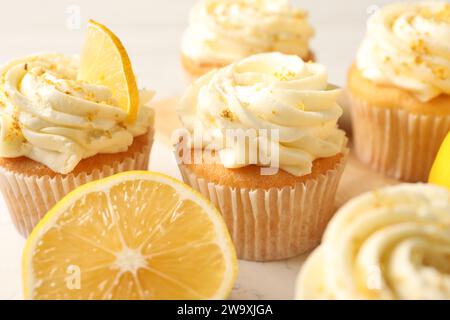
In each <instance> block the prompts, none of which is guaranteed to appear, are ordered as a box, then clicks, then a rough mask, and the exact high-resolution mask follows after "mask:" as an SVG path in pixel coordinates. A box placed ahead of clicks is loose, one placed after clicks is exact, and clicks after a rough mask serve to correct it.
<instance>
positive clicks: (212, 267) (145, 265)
mask: <svg viewBox="0 0 450 320" xmlns="http://www.w3.org/2000/svg"><path fill="white" fill-rule="evenodd" d="M236 274H237V260H236V253H235V251H234V247H233V245H232V242H231V239H230V236H229V234H228V231H227V228H226V225H225V223H224V221H223V220H222V218H221V216H220V214H219V212H218V211H217V210H216V209H215V208H214V206H213V205H212V204H211V203H209V202H208V201H207V200H205V199H204V198H203V197H202V196H201V195H200V194H198V193H196V192H195V191H194V190H192V189H191V188H189V187H188V186H186V185H185V184H182V183H181V182H178V181H176V180H174V179H172V178H170V177H167V176H164V175H161V174H157V173H151V172H141V171H135V172H125V173H121V174H118V175H115V176H112V177H109V178H106V179H103V180H99V181H95V182H92V183H88V184H86V185H84V186H82V187H80V188H78V189H76V190H75V191H73V192H71V193H70V194H69V195H67V196H66V197H65V198H64V199H63V200H61V201H60V202H59V203H58V204H57V205H56V206H55V207H54V208H53V209H52V210H51V211H50V212H49V213H48V214H47V215H46V216H45V217H44V219H43V220H42V221H41V222H40V223H39V224H38V226H37V227H36V228H35V229H34V231H33V232H32V234H31V236H30V237H29V239H28V240H27V244H26V247H25V250H24V254H23V286H24V295H25V298H27V299H224V298H226V297H227V296H228V294H229V293H230V291H231V289H232V286H233V284H234V281H235V278H236Z"/></svg>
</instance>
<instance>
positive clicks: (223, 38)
mask: <svg viewBox="0 0 450 320" xmlns="http://www.w3.org/2000/svg"><path fill="white" fill-rule="evenodd" d="M313 35H314V30H313V29H312V27H311V26H310V25H309V22H308V17H307V14H306V13H305V12H304V11H301V10H299V9H294V8H292V7H291V6H290V4H289V1H287V0H202V1H199V2H198V3H197V4H196V6H195V7H194V8H193V9H192V11H191V16H190V25H189V28H188V29H187V30H186V32H185V34H184V37H183V42H182V53H183V54H184V55H186V56H187V57H189V58H191V59H194V60H201V61H203V60H206V61H208V62H216V63H221V64H229V63H232V62H234V61H237V60H239V59H241V58H244V57H247V56H250V55H252V54H256V53H263V52H272V51H279V52H283V53H287V54H296V55H298V56H300V57H303V58H306V57H307V56H308V55H309V40H310V38H311V37H312V36H313Z"/></svg>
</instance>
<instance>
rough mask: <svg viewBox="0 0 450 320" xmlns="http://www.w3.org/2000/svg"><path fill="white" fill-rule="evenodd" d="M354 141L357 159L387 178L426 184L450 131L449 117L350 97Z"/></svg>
mask: <svg viewBox="0 0 450 320" xmlns="http://www.w3.org/2000/svg"><path fill="white" fill-rule="evenodd" d="M351 104H352V121H353V141H354V146H355V151H356V154H357V156H358V158H359V159H360V160H361V161H362V162H364V163H366V164H369V165H370V166H371V167H372V168H373V169H374V170H376V171H378V172H381V173H384V174H385V175H387V176H390V177H393V178H396V179H399V180H403V181H408V182H426V181H427V180H428V175H429V173H430V170H431V167H432V165H433V162H434V159H435V157H436V155H437V153H438V151H439V148H440V146H441V144H442V142H443V141H444V138H445V136H446V135H447V133H448V132H449V131H450V115H449V116H429V115H418V114H413V113H410V112H408V111H405V110H402V109H401V108H396V109H386V108H380V107H376V106H372V105H369V104H368V103H366V102H364V101H361V100H359V99H357V98H355V97H351Z"/></svg>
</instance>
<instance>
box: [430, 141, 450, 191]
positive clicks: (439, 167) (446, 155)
mask: <svg viewBox="0 0 450 320" xmlns="http://www.w3.org/2000/svg"><path fill="white" fill-rule="evenodd" d="M429 182H430V183H432V184H436V185H439V186H443V187H446V188H448V189H450V132H449V133H448V135H447V137H446V138H445V140H444V142H443V143H442V146H441V149H440V150H439V153H438V155H437V157H436V160H435V161H434V164H433V167H432V169H431V172H430V178H429Z"/></svg>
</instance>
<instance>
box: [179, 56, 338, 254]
mask: <svg viewBox="0 0 450 320" xmlns="http://www.w3.org/2000/svg"><path fill="white" fill-rule="evenodd" d="M339 93H340V90H338V89H336V88H334V87H331V86H329V85H328V83H327V70H326V68H325V67H324V66H322V65H319V64H315V63H305V62H303V60H302V59H300V58H299V57H298V56H296V55H285V54H281V53H263V54H258V55H254V56H251V57H248V58H245V59H243V60H241V61H238V62H235V63H233V64H231V65H229V66H227V67H225V68H223V69H219V70H215V71H211V72H210V73H208V74H206V75H204V76H203V77H201V78H199V79H198V80H197V81H195V82H194V83H193V84H192V85H191V86H190V87H189V89H188V90H187V92H186V94H185V95H184V97H183V98H182V99H181V101H180V105H179V107H178V112H179V115H180V118H181V120H182V122H183V124H184V126H185V130H184V131H183V130H181V132H179V134H178V135H179V136H182V137H181V138H180V140H179V141H181V142H180V143H179V144H178V145H177V151H176V155H177V157H178V159H177V160H178V163H179V167H180V171H181V173H182V176H183V178H184V181H185V182H186V183H187V184H189V185H191V186H192V187H193V188H195V189H197V190H198V191H200V192H201V193H202V194H203V195H204V196H205V197H207V198H209V199H210V200H211V201H212V202H213V203H214V204H215V205H216V206H217V208H218V209H219V210H220V211H221V213H222V215H223V217H224V218H225V221H226V223H227V226H228V228H229V230H230V234H231V236H232V238H233V241H234V244H235V246H236V249H237V254H238V257H239V258H241V259H245V260H255V261H268V260H279V259H284V258H288V257H292V256H295V255H298V254H301V253H303V252H305V251H307V250H309V249H311V248H313V247H315V246H316V245H317V244H318V243H319V241H320V238H321V236H322V232H323V230H324V229H325V226H326V224H327V223H328V221H329V219H330V218H331V216H332V215H333V213H334V199H335V194H336V189H337V186H338V183H339V180H340V177H341V174H342V171H343V169H344V165H345V161H346V155H347V149H346V142H347V139H346V137H345V133H344V132H343V131H342V130H340V129H338V127H337V121H338V119H339V117H340V116H341V115H342V109H341V108H340V106H339V105H338V104H337V103H336V100H337V99H338V96H339Z"/></svg>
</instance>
